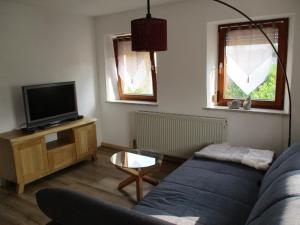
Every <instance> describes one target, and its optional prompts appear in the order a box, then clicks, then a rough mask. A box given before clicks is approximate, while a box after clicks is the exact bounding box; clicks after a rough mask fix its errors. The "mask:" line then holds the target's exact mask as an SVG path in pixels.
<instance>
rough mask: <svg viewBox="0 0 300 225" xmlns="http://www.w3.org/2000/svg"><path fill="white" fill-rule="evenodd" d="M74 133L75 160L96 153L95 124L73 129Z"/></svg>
mask: <svg viewBox="0 0 300 225" xmlns="http://www.w3.org/2000/svg"><path fill="white" fill-rule="evenodd" d="M74 133H75V142H76V155H77V159H81V158H84V157H86V156H88V155H91V154H94V153H95V152H96V151H97V141H96V125H95V124H90V125H87V126H82V127H78V128H75V129H74Z"/></svg>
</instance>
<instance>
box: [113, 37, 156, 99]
mask: <svg viewBox="0 0 300 225" xmlns="http://www.w3.org/2000/svg"><path fill="white" fill-rule="evenodd" d="M113 42H114V52H115V60H116V66H117V72H118V91H119V96H120V99H121V100H138V101H152V102H155V101H156V99H157V93H156V92H157V91H156V89H157V88H156V60H155V53H154V52H134V51H131V36H130V35H126V36H118V37H116V38H114V40H113Z"/></svg>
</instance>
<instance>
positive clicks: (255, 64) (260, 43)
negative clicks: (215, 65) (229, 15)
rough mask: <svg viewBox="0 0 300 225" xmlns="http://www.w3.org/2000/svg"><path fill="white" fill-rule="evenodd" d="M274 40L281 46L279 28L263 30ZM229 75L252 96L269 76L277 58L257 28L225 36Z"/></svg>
mask: <svg viewBox="0 0 300 225" xmlns="http://www.w3.org/2000/svg"><path fill="white" fill-rule="evenodd" d="M264 31H265V32H266V34H267V35H268V37H269V38H270V39H271V41H272V42H273V43H274V44H275V46H276V47H277V46H278V29H277V28H275V27H274V28H273V27H268V28H264ZM225 54H226V65H225V68H226V75H227V76H229V77H230V79H231V80H232V81H233V82H234V83H235V84H236V85H238V86H239V87H240V89H241V90H242V91H243V92H244V93H245V94H247V95H248V94H250V93H251V92H252V91H254V90H255V89H256V88H257V87H258V86H260V85H261V84H262V83H263V82H264V81H265V80H266V78H267V76H268V75H269V72H270V69H271V66H272V65H273V64H276V62H277V57H276V55H275V54H274V52H273V49H272V47H271V45H270V44H269V43H268V42H267V40H266V38H265V37H264V36H263V34H262V33H261V32H260V31H259V30H258V29H237V30H232V31H228V32H227V35H226V53H225Z"/></svg>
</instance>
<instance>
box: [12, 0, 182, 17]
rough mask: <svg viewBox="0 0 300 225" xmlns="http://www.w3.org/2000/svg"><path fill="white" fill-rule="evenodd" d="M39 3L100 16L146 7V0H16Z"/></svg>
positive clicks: (156, 2) (155, 1) (156, 0)
mask: <svg viewBox="0 0 300 225" xmlns="http://www.w3.org/2000/svg"><path fill="white" fill-rule="evenodd" d="M14 1H15V2H19V3H25V4H33V5H39V6H43V7H47V8H51V9H54V10H58V11H62V12H68V13H74V14H79V15H86V16H100V15H107V14H113V13H118V12H122V11H128V10H132V9H138V8H143V7H145V9H146V3H147V2H146V0H14ZM177 1H180V0H151V5H161V4H166V3H170V2H177Z"/></svg>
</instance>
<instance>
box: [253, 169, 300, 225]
mask: <svg viewBox="0 0 300 225" xmlns="http://www.w3.org/2000/svg"><path fill="white" fill-rule="evenodd" d="M294 197H300V170H295V171H290V172H288V173H284V174H282V175H281V176H280V177H278V178H277V179H276V180H275V181H274V182H273V183H272V185H270V186H269V187H268V188H267V189H266V190H265V192H264V193H263V195H261V197H260V198H259V199H258V201H257V203H256V204H255V206H254V208H253V210H252V211H251V214H250V216H249V218H248V221H247V224H249V223H251V222H252V221H254V220H255V219H257V218H259V217H260V216H261V215H263V214H264V212H265V211H267V210H269V208H271V207H272V206H273V205H276V204H277V203H279V202H280V201H283V200H286V199H289V198H294ZM298 210H299V213H300V209H298ZM281 214H284V212H283V211H282V212H281Z"/></svg>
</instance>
